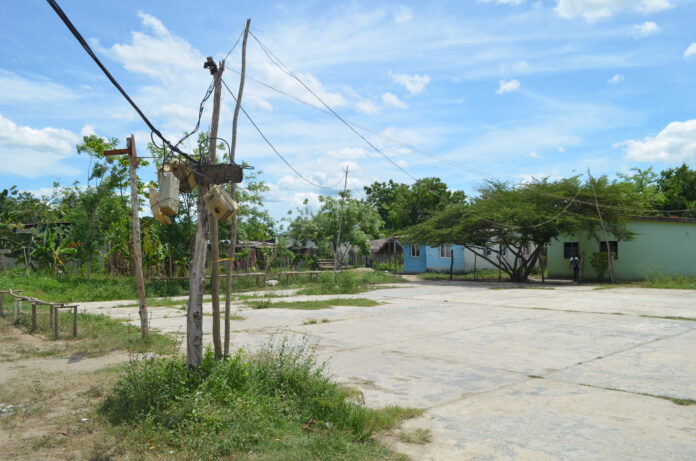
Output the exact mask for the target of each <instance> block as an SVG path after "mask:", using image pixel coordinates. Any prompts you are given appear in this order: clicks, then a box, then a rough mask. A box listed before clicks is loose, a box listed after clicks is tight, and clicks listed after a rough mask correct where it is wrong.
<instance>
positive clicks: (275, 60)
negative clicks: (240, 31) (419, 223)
mask: <svg viewBox="0 0 696 461" xmlns="http://www.w3.org/2000/svg"><path fill="white" fill-rule="evenodd" d="M249 33H250V34H251V36H252V37H253V38H254V40H256V43H258V44H259V46H260V47H261V50H263V52H264V54H265V55H266V56H267V57H268V59H270V60H271V62H273V63H274V64H275V65H276V66H277V67H278V68H279V69H280V70H282V71H283V72H285V73H286V74H288V75H289V76H290V77H292V78H294V79H295V80H297V82H298V83H299V84H300V85H302V86H303V87H304V88H305V89H306V90H307V91H309V92H310V93H311V94H312V95H313V96H314V97H315V98H316V99H317V100H318V101H319V102H320V103H321V104H322V105H323V106H324V107H326V109H327V110H328V111H329V112H331V114H333V116H334V117H336V118H337V119H338V120H340V121H341V122H342V123H343V124H344V125H345V126H347V127H348V129H350V130H351V131H352V132H353V133H355V134H356V135H357V136H358V137H360V138H361V139H362V140H363V141H365V143H367V145H369V146H370V147H371V148H372V149H374V151H375V152H377V153H378V154H379V155H381V156H382V157H384V159H386V160H387V161H388V162H389V163H391V164H392V165H394V166H395V167H396V168H398V169H399V170H401V171H402V172H403V173H404V174H405V175H406V176H408V177H409V178H411V179H412V180H414V181H418V178H416V177H415V176H413V175H412V174H411V173H409V172H408V171H406V170H405V169H404V168H402V167H401V165H399V164H398V163H396V162H395V161H394V160H392V159H391V158H389V156H388V155H386V154H385V153H384V152H382V151H381V150H380V149H379V148H378V147H377V146H375V145H374V144H373V143H372V142H370V140H369V139H367V138H366V137H365V136H363V135H362V133H360V132H359V131H358V130H356V129H355V128H353V126H352V125H351V124H350V123H348V122H347V121H346V120H345V119H344V118H343V117H341V116H340V115H339V114H338V113H337V112H336V111H335V110H333V109H332V108H331V106H329V105H328V104H327V103H326V102H324V100H323V99H322V98H321V97H320V96H319V95H318V94H316V93H315V92H314V91H313V90H312V89H311V88H310V87H309V86H308V85H307V84H305V82H304V81H302V79H300V78H299V77H298V76H297V75H295V73H294V72H293V71H292V70H290V69H289V68H288V67H287V66H285V65H284V64H283V63H282V62H281V61H280V59H278V58H277V57H275V55H274V54H273V53H272V52H271V51H270V50H269V49H268V48H266V46H265V45H264V44H263V43H261V41H260V40H259V39H258V37H256V35H255V34H254V33H253V32H249Z"/></svg>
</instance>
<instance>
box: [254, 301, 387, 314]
mask: <svg viewBox="0 0 696 461" xmlns="http://www.w3.org/2000/svg"><path fill="white" fill-rule="evenodd" d="M379 304H380V303H379V302H378V301H374V300H372V299H367V298H333V299H320V300H311V301H276V302H273V301H270V300H267V299H259V300H256V301H249V302H247V305H248V306H249V307H252V308H254V309H269V308H273V309H299V310H305V311H313V310H318V309H328V308H330V307H334V306H359V307H374V306H378V305H379Z"/></svg>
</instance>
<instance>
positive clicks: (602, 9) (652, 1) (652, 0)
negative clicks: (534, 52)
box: [556, 0, 672, 22]
mask: <svg viewBox="0 0 696 461" xmlns="http://www.w3.org/2000/svg"><path fill="white" fill-rule="evenodd" d="M671 6H672V5H671V3H670V2H669V0H556V13H558V15H559V16H561V17H562V18H566V19H570V18H575V17H578V16H582V17H583V18H585V20H587V21H589V22H594V21H598V20H600V19H607V18H610V17H612V16H613V15H614V14H617V13H620V12H623V11H628V12H635V13H644V14H647V13H654V12H657V11H661V10H665V9H667V8H670V7H671Z"/></svg>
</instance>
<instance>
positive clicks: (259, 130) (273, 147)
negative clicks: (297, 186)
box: [222, 79, 340, 190]
mask: <svg viewBox="0 0 696 461" xmlns="http://www.w3.org/2000/svg"><path fill="white" fill-rule="evenodd" d="M222 84H223V85H224V86H225V89H226V90H227V92H228V93H229V94H230V96H232V98H233V99H234V100H235V101H236V100H237V98H236V97H235V95H234V93H233V92H232V90H231V89H230V87H229V86H227V82H225V80H224V79H222ZM239 108H240V109H241V111H242V113H243V114H244V116H245V117H246V118H247V120H249V122H250V123H251V124H252V125H253V126H254V128H255V129H256V131H258V133H259V134H260V135H261V137H262V138H263V140H264V141H266V144H268V146H269V147H270V148H271V150H272V151H273V152H274V153H275V154H276V155H277V156H278V157H279V158H280V159H281V160H282V161H283V163H285V164H286V165H287V166H288V168H290V169H291V170H292V171H293V172H294V173H295V174H296V175H297V176H299V177H300V178H301V179H303V180H304V181H305V182H307V183H308V184H310V185H312V186H313V187H316V188H318V189H326V190H335V186H334V187H326V186H322V185H321V184H317V183H315V182H314V181H312V180H310V179H308V178H307V177H306V176H304V175H303V174H302V173H300V172H299V171H298V170H297V169H296V168H295V167H294V166H292V164H291V163H290V162H289V161H288V160H287V159H286V158H285V157H284V156H283V154H281V153H280V152H279V151H278V149H276V148H275V146H274V145H273V143H272V142H271V141H270V140H269V139H268V138H267V137H266V135H265V134H263V131H261V128H259V126H258V125H257V124H256V122H254V120H253V119H252V118H251V116H250V115H249V113H248V112H247V111H246V109H244V106H243V105H241V104H240V105H239ZM339 183H340V181H339ZM336 185H338V183H336Z"/></svg>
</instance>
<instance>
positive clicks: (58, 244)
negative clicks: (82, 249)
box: [31, 226, 77, 272]
mask: <svg viewBox="0 0 696 461" xmlns="http://www.w3.org/2000/svg"><path fill="white" fill-rule="evenodd" d="M76 252H77V250H75V248H74V246H72V245H70V244H69V243H68V241H67V240H66V239H64V238H62V236H61V235H60V232H59V231H58V229H57V228H56V227H55V226H51V227H48V228H47V229H46V231H45V232H44V236H43V241H42V243H41V244H39V245H38V246H37V247H36V248H35V249H34V251H32V253H31V255H32V257H35V258H37V259H38V260H39V262H45V263H46V264H47V265H48V267H49V268H51V269H52V270H53V271H56V272H62V270H63V268H64V267H65V260H66V257H67V256H69V255H73V254H75V253H76Z"/></svg>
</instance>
